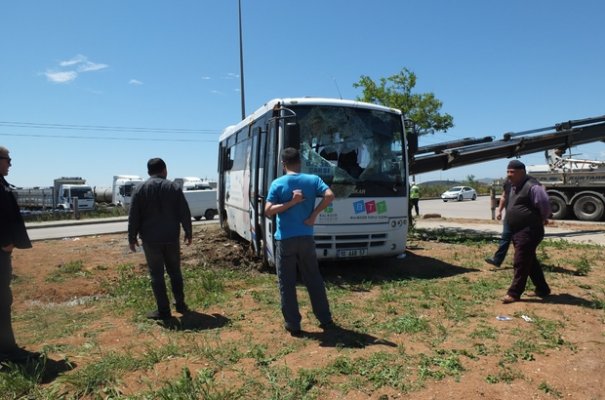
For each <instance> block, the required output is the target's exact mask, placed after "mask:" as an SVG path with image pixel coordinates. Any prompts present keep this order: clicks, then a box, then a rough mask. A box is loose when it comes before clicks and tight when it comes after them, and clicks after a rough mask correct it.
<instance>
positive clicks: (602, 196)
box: [527, 149, 605, 221]
mask: <svg viewBox="0 0 605 400" xmlns="http://www.w3.org/2000/svg"><path fill="white" fill-rule="evenodd" d="M562 154H563V150H562V149H551V150H547V151H546V152H545V155H546V160H547V162H548V163H547V164H545V165H529V166H528V167H527V172H528V173H529V174H530V175H531V176H533V177H534V178H536V179H537V180H539V181H540V183H542V185H544V188H545V189H546V192H547V193H548V197H549V199H550V205H551V208H552V212H553V218H554V219H565V218H567V217H569V216H575V217H576V218H577V219H579V220H583V221H600V220H601V219H603V216H604V215H605V161H593V160H580V159H574V158H571V157H567V158H564V157H562Z"/></svg>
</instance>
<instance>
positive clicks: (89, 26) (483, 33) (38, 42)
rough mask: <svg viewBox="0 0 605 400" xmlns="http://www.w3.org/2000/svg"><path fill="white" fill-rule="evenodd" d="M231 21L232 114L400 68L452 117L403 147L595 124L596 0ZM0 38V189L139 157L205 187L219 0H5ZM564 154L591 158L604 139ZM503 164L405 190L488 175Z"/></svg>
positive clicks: (227, 107) (219, 37)
mask: <svg viewBox="0 0 605 400" xmlns="http://www.w3.org/2000/svg"><path fill="white" fill-rule="evenodd" d="M242 14H243V34H244V63H245V69H244V76H245V80H246V85H245V94H246V113H251V112H252V111H254V110H255V109H257V108H258V107H260V106H261V105H262V104H263V103H264V102H266V101H267V100H269V99H272V98H276V97H292V96H322V97H340V96H342V97H343V98H348V99H354V98H355V97H357V96H358V95H359V94H360V90H359V89H355V88H353V86H352V85H353V83H354V82H357V81H358V80H359V78H360V76H361V75H368V76H370V77H372V78H373V79H375V80H378V79H379V78H381V77H387V76H390V75H393V74H396V73H398V72H399V71H400V70H401V69H402V68H403V67H406V68H408V69H410V70H412V71H414V72H415V73H416V74H417V76H418V84H417V86H416V92H419V93H423V92H433V93H434V94H435V95H436V96H437V98H439V99H440V100H442V101H443V107H442V110H441V111H442V112H447V113H449V114H451V115H452V116H453V117H454V123H455V127H454V128H452V129H450V130H449V131H448V132H447V133H438V134H436V135H434V136H431V137H423V138H421V145H423V144H429V143H436V142H440V141H447V140H453V139H456V138H462V137H468V136H486V135H495V136H499V135H501V134H502V133H504V132H508V131H522V130H528V129H533V128H540V127H544V126H549V125H552V124H554V123H557V122H562V121H566V120H570V119H579V118H586V117H593V116H599V115H603V114H605V99H604V97H603V94H604V93H605V72H604V71H605V28H604V27H603V16H604V15H605V2H603V1H601V0H587V1H583V0H579V1H575V2H570V1H562V0H536V1H525V0H523V1H522V0H511V1H506V2H491V1H480V0H476V1H471V0H460V1H431V0H422V1H421V0H417V1H403V0H380V1H374V2H369V1H362V0H306V1H300V0H282V1H277V0H242ZM0 37H1V38H2V40H1V41H0V56H1V57H0V145H4V146H6V147H8V148H9V149H10V150H11V156H12V157H13V159H14V160H13V167H12V169H11V172H10V175H9V176H8V180H9V181H10V182H11V183H13V184H16V185H18V186H48V185H51V184H52V180H53V179H54V178H56V177H59V176H82V177H84V178H86V179H87V180H88V182H89V183H90V184H92V185H98V186H110V185H111V179H112V176H113V175H116V174H137V175H141V176H146V168H145V164H146V162H147V160H148V159H149V158H150V157H156V156H159V157H162V158H164V159H165V160H166V162H167V164H168V170H169V171H168V172H169V176H170V177H173V178H174V177H179V176H200V177H202V178H204V177H207V178H210V179H215V178H216V177H217V173H216V164H217V142H218V136H219V134H220V132H221V131H222V130H223V129H224V128H225V127H226V126H228V125H232V124H235V123H237V122H239V120H240V117H241V107H240V90H239V47H238V46H239V39H238V20H237V0H195V1H194V0H181V1H153V0H129V1H123V0H107V1H81V0H62V1H43V0H38V1H31V0H23V1H10V2H4V3H3V5H2V7H1V11H0ZM86 126H88V127H90V128H87V129H84V128H83V127H86ZM102 127H107V128H102ZM126 128H129V129H126ZM141 128H145V129H141ZM574 152H575V153H578V152H580V153H582V154H583V156H585V157H587V158H590V159H601V160H603V159H605V144H601V143H599V144H593V145H590V146H583V147H580V148H577V149H574ZM522 161H525V162H526V163H527V164H538V163H543V157H542V154H537V155H535V156H531V157H524V158H523V159H522ZM505 165H506V161H505V160H501V161H497V162H490V163H484V164H477V165H473V166H469V167H461V168H456V169H452V170H448V171H441V172H435V173H430V174H424V175H420V176H418V177H417V180H418V181H420V182H425V181H428V180H432V179H463V178H465V177H466V176H467V175H470V174H472V175H474V176H475V177H476V178H484V177H500V176H502V175H503V171H504V168H505Z"/></svg>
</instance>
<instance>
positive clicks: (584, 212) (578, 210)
mask: <svg viewBox="0 0 605 400" xmlns="http://www.w3.org/2000/svg"><path fill="white" fill-rule="evenodd" d="M604 211H605V205H604V204H603V202H602V201H601V200H600V199H599V198H598V197H596V196H591V195H585V196H582V197H580V198H579V199H578V200H576V201H575V203H574V205H573V212H574V214H576V217H577V218H578V219H580V220H582V221H599V220H600V219H601V218H602V217H603V212H604Z"/></svg>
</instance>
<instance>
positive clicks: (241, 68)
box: [237, 0, 246, 120]
mask: <svg viewBox="0 0 605 400" xmlns="http://www.w3.org/2000/svg"><path fill="white" fill-rule="evenodd" d="M237 3H238V9H239V79H240V91H241V98H242V120H243V119H245V118H246V100H245V99H246V96H245V95H244V48H243V47H244V46H243V43H242V0H238V1H237Z"/></svg>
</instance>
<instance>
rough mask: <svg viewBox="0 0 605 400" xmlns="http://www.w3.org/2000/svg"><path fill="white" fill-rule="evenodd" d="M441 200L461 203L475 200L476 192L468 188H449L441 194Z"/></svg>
mask: <svg viewBox="0 0 605 400" xmlns="http://www.w3.org/2000/svg"><path fill="white" fill-rule="evenodd" d="M441 199H442V200H443V201H448V200H458V201H462V200H466V199H471V200H476V199H477V192H476V191H475V189H473V188H472V187H470V186H454V187H453V188H450V189H449V190H447V191H445V192H443V193H442V194H441Z"/></svg>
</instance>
